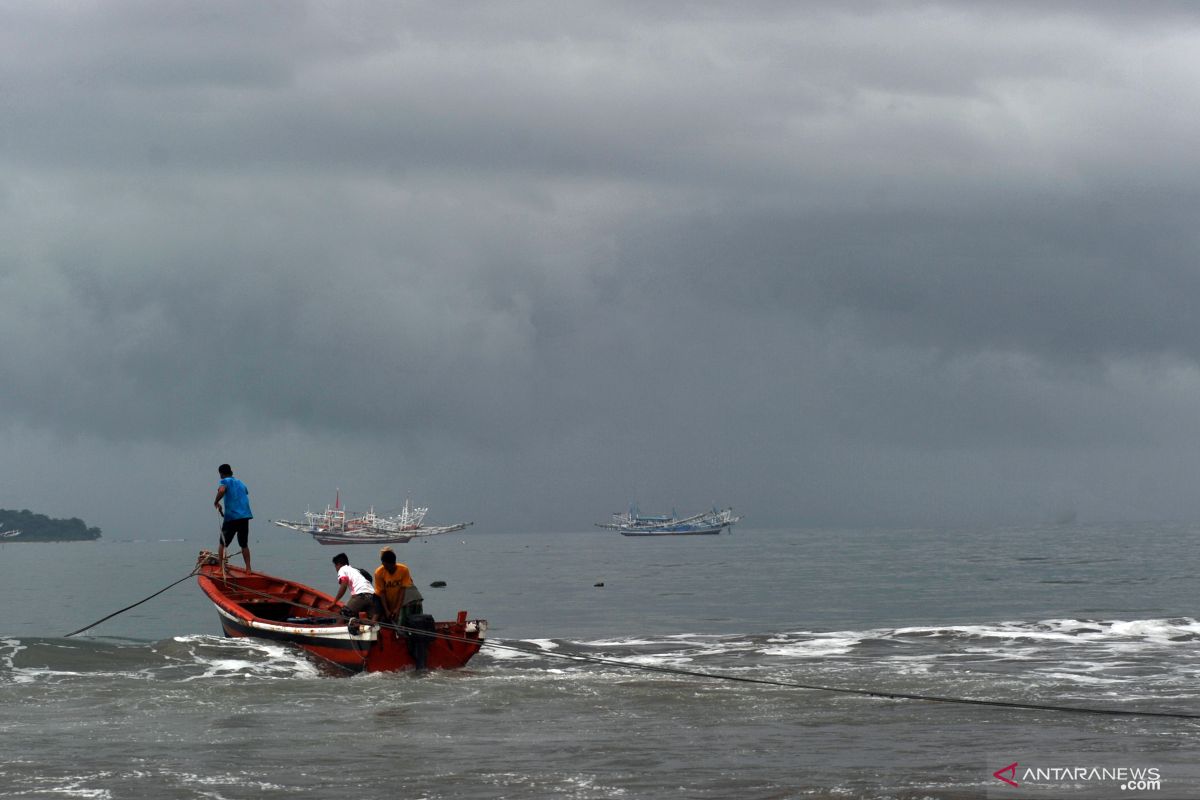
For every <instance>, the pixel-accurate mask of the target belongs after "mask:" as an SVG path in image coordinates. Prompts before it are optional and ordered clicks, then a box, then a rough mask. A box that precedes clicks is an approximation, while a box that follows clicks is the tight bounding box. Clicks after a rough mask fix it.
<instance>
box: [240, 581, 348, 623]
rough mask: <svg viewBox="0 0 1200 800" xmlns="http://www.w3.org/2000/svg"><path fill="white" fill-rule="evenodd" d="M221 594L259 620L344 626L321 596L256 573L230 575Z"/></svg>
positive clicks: (304, 588) (330, 603)
mask: <svg viewBox="0 0 1200 800" xmlns="http://www.w3.org/2000/svg"><path fill="white" fill-rule="evenodd" d="M224 589H225V591H224V592H223V594H224V595H225V597H226V598H228V600H229V601H230V602H232V603H236V604H237V605H239V606H241V607H242V608H243V609H245V610H246V611H247V612H248V613H250V614H252V615H253V616H255V617H258V618H259V619H266V620H271V621H272V622H299V623H304V624H308V625H330V624H339V623H340V624H345V618H343V617H342V616H340V615H339V614H337V613H336V612H334V611H333V608H332V606H333V603H332V601H331V600H330V599H329V598H328V597H325V596H324V595H321V594H317V593H316V592H314V591H312V590H311V589H308V588H307V587H304V586H300V585H298V584H294V583H291V582H289V581H283V580H279V579H278V578H272V577H270V576H268V575H260V574H258V573H251V574H247V573H244V572H240V571H239V573H237V574H230V576H229V580H228V582H226V583H225V584H224Z"/></svg>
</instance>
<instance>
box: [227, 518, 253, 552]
mask: <svg viewBox="0 0 1200 800" xmlns="http://www.w3.org/2000/svg"><path fill="white" fill-rule="evenodd" d="M235 535H236V536H237V540H238V547H240V548H242V549H243V550H245V549H246V544H247V543H248V542H249V541H250V520H248V519H227V520H225V522H224V523H223V524H222V525H221V543H222V544H224V545H225V546H226V547H229V543H230V542H232V541H233V537H234V536H235Z"/></svg>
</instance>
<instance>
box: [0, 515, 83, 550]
mask: <svg viewBox="0 0 1200 800" xmlns="http://www.w3.org/2000/svg"><path fill="white" fill-rule="evenodd" d="M99 538H100V529H99V528H89V527H88V526H87V525H86V524H85V523H84V521H83V520H81V519H78V518H75V517H72V518H71V519H50V517H47V516H46V515H45V514H35V513H33V512H32V511H28V510H26V511H10V510H8V509H4V508H0V544H3V543H5V542H81V541H90V540H92V539H99Z"/></svg>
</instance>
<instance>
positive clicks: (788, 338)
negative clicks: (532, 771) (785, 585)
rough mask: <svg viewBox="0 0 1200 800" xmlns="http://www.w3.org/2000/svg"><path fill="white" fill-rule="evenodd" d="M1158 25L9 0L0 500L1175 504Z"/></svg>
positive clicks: (1174, 161) (1173, 88) (97, 506)
mask: <svg viewBox="0 0 1200 800" xmlns="http://www.w3.org/2000/svg"><path fill="white" fill-rule="evenodd" d="M1138 9H1139V11H1138V13H1137V14H1131V13H1130V10H1129V7H1128V6H1126V5H1125V4H1111V5H1101V4H1077V3H1058V4H1044V3H1035V4H1023V3H1017V4H1014V3H999V4H992V5H989V4H973V5H971V6H962V5H958V4H939V3H911V4H905V3H861V4H829V5H827V6H801V7H797V6H794V5H793V4H771V3H763V4H756V5H753V6H750V7H738V8H736V9H735V8H733V7H730V6H728V5H726V4H707V3H696V4H689V5H687V6H681V7H674V8H671V9H669V10H667V9H664V8H658V7H654V8H648V7H646V6H645V4H605V5H603V6H591V5H570V6H562V5H559V4H550V5H546V4H540V3H517V4H504V5H503V7H500V6H489V5H481V6H476V7H446V6H442V5H437V4H429V5H420V4H418V5H407V6H403V7H395V6H391V5H386V4H377V3H361V4H346V5H342V6H339V7H338V8H337V9H336V10H335V9H333V8H332V7H326V6H322V5H320V4H312V5H305V4H298V3H281V4H270V3H267V4H255V5H254V6H252V7H251V6H245V5H243V4H221V3H208V4H204V5H202V6H197V5H194V4H163V3H123V4H122V3H106V4H98V5H94V6H77V7H72V8H50V7H46V8H43V7H40V6H32V5H24V6H22V5H18V6H10V7H8V8H6V9H3V10H0V23H2V24H0V45H3V46H0V53H3V55H0V104H2V107H3V112H4V113H3V114H2V115H0V210H2V211H3V213H2V214H0V237H2V238H3V241H5V242H6V245H5V247H4V248H3V250H2V251H0V340H2V341H4V342H5V346H4V347H3V348H0V375H3V376H4V384H5V385H4V389H3V392H0V431H3V432H5V433H4V435H5V436H6V437H7V438H6V439H5V441H6V442H7V447H8V449H9V450H10V451H11V452H12V453H13V454H15V455H16V456H18V457H16V458H12V459H9V460H8V461H7V462H5V464H6V465H5V466H3V467H0V470H2V471H0V506H5V507H10V506H18V507H25V506H30V507H34V506H39V505H40V506H42V507H43V508H42V509H41V510H45V511H47V512H48V513H66V512H65V511H60V510H59V508H60V507H61V508H69V510H70V513H72V514H78V515H79V516H82V517H84V518H85V519H87V520H88V521H89V522H90V523H92V524H101V525H104V526H106V527H110V528H112V527H116V528H120V529H125V528H129V529H137V528H138V526H139V525H144V524H145V523H144V520H140V519H139V518H138V515H136V514H130V513H129V512H128V511H127V510H126V509H125V507H124V504H122V503H121V502H119V501H114V500H113V499H112V498H113V495H114V493H117V492H118V490H117V486H121V485H123V484H124V481H127V480H130V479H131V478H132V477H134V476H136V477H138V478H139V479H140V480H141V481H143V482H145V483H146V485H147V486H149V487H153V491H152V492H150V493H149V496H148V498H147V499H146V500H145V501H144V503H149V504H150V507H151V508H153V509H154V510H155V513H171V514H175V513H176V512H177V510H178V509H179V508H192V507H193V506H194V510H195V513H196V514H197V518H198V520H199V521H198V522H197V523H196V524H197V525H200V526H203V525H204V524H207V520H206V519H205V518H204V517H203V514H204V512H205V511H207V508H206V507H205V503H204V501H197V499H196V497H197V496H200V495H205V494H206V492H207V491H208V484H209V483H211V480H212V475H211V474H210V473H211V472H212V468H213V467H214V466H215V464H216V463H220V462H221V461H224V460H230V461H231V462H233V463H235V464H238V465H244V466H240V467H239V469H240V470H241V471H242V472H243V474H245V476H246V477H247V479H248V480H250V481H251V483H252V485H254V486H256V487H257V489H256V497H258V498H261V499H260V500H259V502H260V503H261V504H266V506H267V507H268V508H269V509H271V513H270V514H269V515H270V516H279V515H282V514H288V513H295V512H296V510H297V508H298V507H300V508H302V507H303V506H304V505H305V504H308V503H312V504H319V503H320V502H323V496H318V495H320V494H321V493H327V492H328V491H329V490H330V488H331V487H333V486H341V487H343V488H345V489H347V490H348V491H350V492H351V493H352V494H354V495H358V496H359V497H360V498H361V502H362V503H364V504H366V503H370V502H374V503H375V504H376V505H379V506H384V505H387V504H388V502H389V501H388V500H387V498H392V499H395V498H397V497H398V495H399V494H400V493H402V492H403V491H407V490H413V491H416V492H419V493H420V494H422V495H424V498H423V499H426V500H428V501H429V502H430V503H432V504H433V505H434V506H435V508H442V509H445V510H446V513H447V514H454V512H455V511H458V510H461V512H462V515H464V516H465V515H470V516H473V517H476V518H478V519H479V520H482V521H485V522H486V521H490V522H491V524H494V525H495V526H498V527H509V528H512V527H522V526H526V527H535V528H559V529H571V528H575V527H584V528H586V527H587V526H588V525H589V524H590V522H591V521H593V519H594V518H596V517H597V515H602V514H604V513H607V512H608V511H611V510H615V509H616V508H618V507H620V506H621V505H623V504H624V503H625V502H627V501H628V500H630V499H638V500H640V501H641V502H642V503H643V505H645V506H664V507H665V506H670V505H678V506H680V507H681V508H683V507H690V506H692V505H697V504H699V505H707V504H711V503H722V504H725V503H732V504H734V505H736V506H738V507H739V508H742V509H744V510H746V511H747V513H748V515H749V516H750V519H751V520H752V521H753V522H755V523H757V524H760V525H765V526H770V525H782V524H793V523H795V522H797V521H799V522H800V523H801V524H804V523H809V524H839V523H846V524H859V523H885V524H904V523H907V522H912V521H920V522H925V523H931V524H933V523H939V522H952V521H956V520H976V521H978V520H1004V519H1027V518H1038V519H1041V518H1045V517H1046V516H1047V515H1050V516H1052V515H1053V514H1054V513H1056V511H1057V510H1058V509H1060V508H1061V507H1062V506H1065V505H1076V506H1079V508H1080V511H1081V513H1083V514H1086V515H1091V516H1093V517H1099V516H1145V515H1148V514H1149V515H1155V514H1161V515H1164V516H1186V515H1191V514H1194V513H1196V512H1197V511H1198V510H1200V509H1197V508H1196V504H1195V501H1194V500H1193V499H1192V498H1193V494H1194V493H1193V492H1191V491H1189V487H1187V486H1186V485H1181V482H1180V481H1179V479H1178V475H1179V474H1180V472H1187V471H1189V470H1192V469H1194V468H1195V467H1197V466H1200V464H1197V461H1198V459H1197V457H1196V452H1195V449H1196V448H1195V442H1196V435H1197V433H1198V431H1197V426H1196V423H1195V422H1194V420H1193V417H1194V414H1193V413H1192V397H1193V396H1194V390H1195V389H1196V384H1197V370H1196V367H1197V360H1198V357H1200V352H1198V350H1197V345H1196V342H1197V341H1200V336H1198V335H1197V334H1198V333H1200V331H1198V330H1197V325H1196V323H1195V322H1194V321H1193V318H1194V314H1192V313H1191V311H1192V309H1191V303H1190V299H1191V298H1192V297H1194V296H1196V294H1197V289H1200V286H1197V281H1198V277H1197V275H1198V273H1197V271H1196V267H1195V263H1196V255H1197V238H1196V235H1195V233H1194V223H1193V220H1194V219H1195V218H1196V216H1197V211H1198V210H1200V209H1198V202H1197V200H1198V197H1197V195H1198V192H1197V188H1196V187H1197V186H1198V185H1200V183H1198V182H1197V177H1198V175H1197V173H1198V170H1197V166H1198V160H1197V157H1196V156H1195V154H1194V148H1193V147H1192V146H1191V143H1192V142H1193V141H1195V140H1196V138H1197V133H1198V132H1200V131H1197V126H1198V124H1197V121H1196V118H1195V116H1194V115H1193V114H1190V113H1189V109H1191V108H1194V107H1195V106H1196V104H1197V99H1198V98H1197V97H1196V94H1197V89H1196V87H1197V86H1198V85H1200V83H1198V82H1197V81H1196V72H1197V69H1198V66H1200V64H1198V62H1197V61H1196V59H1195V56H1194V53H1195V52H1196V47H1195V44H1196V39H1197V35H1198V30H1200V28H1198V18H1197V14H1196V13H1195V12H1194V11H1193V10H1192V7H1191V6H1190V5H1188V4H1168V3H1164V4H1151V5H1139V6H1138ZM209 462H212V463H211V464H210V463H209ZM108 463H117V464H123V465H126V469H123V470H119V471H116V472H117V473H119V474H120V477H118V474H115V473H114V472H113V471H111V470H106V469H104V468H102V467H101V466H100V465H102V464H108ZM71 465H74V466H71ZM1134 465H1136V470H1134V469H1133V468H1134ZM1129 471H1136V473H1137V474H1138V476H1139V477H1138V479H1137V480H1129V479H1128V478H1127V473H1128V472H1129ZM167 474H175V475H178V476H179V477H178V478H177V479H170V478H164V477H163V476H164V475H167ZM50 485H53V487H54V489H53V490H52V491H51V490H50V489H48V488H47V487H48V486H50ZM35 501H36V502H35ZM398 502H399V501H398V500H396V503H397V504H398ZM143 508H145V506H143ZM260 515H263V516H267V514H264V513H263V512H261V511H260ZM184 519H189V517H187V516H186V514H185V516H184Z"/></svg>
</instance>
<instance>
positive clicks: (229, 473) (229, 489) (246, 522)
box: [213, 464, 254, 572]
mask: <svg viewBox="0 0 1200 800" xmlns="http://www.w3.org/2000/svg"><path fill="white" fill-rule="evenodd" d="M217 474H218V475H220V476H221V485H220V486H218V487H217V499H216V500H214V501H213V505H214V506H216V507H217V513H218V514H220V515H221V516H222V517H223V518H224V520H225V521H224V522H222V523H221V546H220V547H219V548H218V552H217V555H218V556H219V557H220V559H221V564H222V565H224V564H225V548H226V547H228V546H229V543H230V542H232V541H233V537H234V536H237V542H238V547H240V548H242V560H243V561H245V562H246V572H253V571H254V570H252V569H251V568H250V520H252V519H254V514H253V513H251V511H250V490H249V489H247V488H246V484H244V483H242V482H241V481H240V480H238V479H237V478H235V477H233V469H232V468H231V467H230V466H229V465H228V464H222V465H221V466H219V467H217ZM221 500H224V501H225V509H224V510H221ZM221 568H222V569H224V566H222V567H221Z"/></svg>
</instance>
